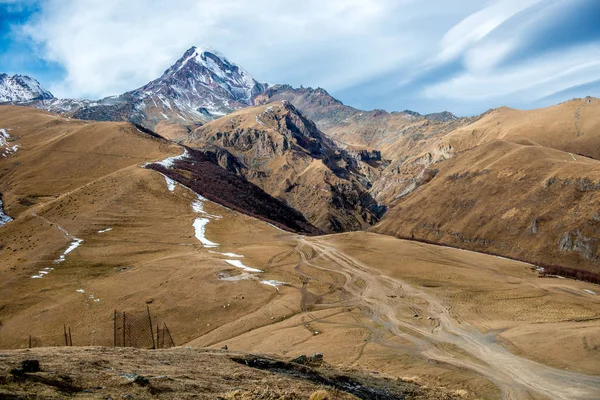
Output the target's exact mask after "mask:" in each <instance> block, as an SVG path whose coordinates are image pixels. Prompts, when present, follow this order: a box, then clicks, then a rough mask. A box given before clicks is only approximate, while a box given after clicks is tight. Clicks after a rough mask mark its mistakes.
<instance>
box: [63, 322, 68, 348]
mask: <svg viewBox="0 0 600 400" xmlns="http://www.w3.org/2000/svg"><path fill="white" fill-rule="evenodd" d="M63 331H64V334H65V346H68V345H69V338H68V337H67V326H66V325H63Z"/></svg>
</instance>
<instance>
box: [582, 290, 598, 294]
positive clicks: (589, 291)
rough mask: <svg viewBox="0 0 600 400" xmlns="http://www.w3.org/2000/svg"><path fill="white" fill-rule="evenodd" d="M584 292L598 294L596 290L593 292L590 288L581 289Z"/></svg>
mask: <svg viewBox="0 0 600 400" xmlns="http://www.w3.org/2000/svg"><path fill="white" fill-rule="evenodd" d="M583 291H584V292H586V293H589V294H598V293H596V292H594V291H593V290H590V289H583Z"/></svg>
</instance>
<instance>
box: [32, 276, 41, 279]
mask: <svg viewBox="0 0 600 400" xmlns="http://www.w3.org/2000/svg"><path fill="white" fill-rule="evenodd" d="M31 279H42V275H33V276H32V277H31Z"/></svg>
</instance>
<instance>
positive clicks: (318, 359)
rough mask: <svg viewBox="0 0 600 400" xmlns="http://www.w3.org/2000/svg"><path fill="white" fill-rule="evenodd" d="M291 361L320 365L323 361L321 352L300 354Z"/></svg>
mask: <svg viewBox="0 0 600 400" xmlns="http://www.w3.org/2000/svg"><path fill="white" fill-rule="evenodd" d="M292 362H293V363H295V364H301V365H321V364H322V363H323V353H315V354H313V355H312V356H310V357H307V356H306V355H305V354H302V355H300V356H298V357H296V358H294V359H293V360H292Z"/></svg>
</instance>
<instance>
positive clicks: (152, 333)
mask: <svg viewBox="0 0 600 400" xmlns="http://www.w3.org/2000/svg"><path fill="white" fill-rule="evenodd" d="M146 310H147V311H148V323H149V324H150V337H151V338H152V348H153V349H156V343H154V331H153V330H152V317H151V316H150V306H146Z"/></svg>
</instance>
